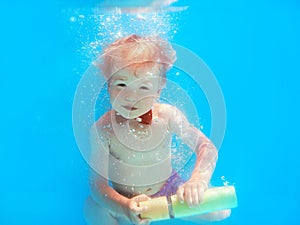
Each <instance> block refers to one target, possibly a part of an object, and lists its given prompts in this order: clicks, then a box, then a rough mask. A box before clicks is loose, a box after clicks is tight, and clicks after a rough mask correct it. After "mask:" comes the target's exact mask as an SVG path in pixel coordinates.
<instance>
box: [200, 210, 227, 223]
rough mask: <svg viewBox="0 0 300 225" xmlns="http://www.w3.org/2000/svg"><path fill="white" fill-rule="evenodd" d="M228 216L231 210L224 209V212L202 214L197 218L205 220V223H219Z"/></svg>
mask: <svg viewBox="0 0 300 225" xmlns="http://www.w3.org/2000/svg"><path fill="white" fill-rule="evenodd" d="M230 214H231V210H230V209H225V210H220V211H216V212H211V213H207V214H203V215H201V216H199V218H201V219H202V220H205V221H220V220H224V219H226V218H228V217H229V216H230Z"/></svg>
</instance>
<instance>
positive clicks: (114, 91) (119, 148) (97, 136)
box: [84, 35, 230, 225]
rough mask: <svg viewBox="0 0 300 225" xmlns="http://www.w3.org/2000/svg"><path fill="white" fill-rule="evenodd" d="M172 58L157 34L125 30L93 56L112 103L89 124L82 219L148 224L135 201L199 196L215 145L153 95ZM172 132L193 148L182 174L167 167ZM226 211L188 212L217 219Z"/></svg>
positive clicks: (191, 200) (193, 200)
mask: <svg viewBox="0 0 300 225" xmlns="http://www.w3.org/2000/svg"><path fill="white" fill-rule="evenodd" d="M175 60H176V56H175V51H174V50H173V49H172V47H171V45H170V44H169V43H168V42H166V41H164V40H163V39H161V38H159V37H152V36H151V37H140V36H137V35H130V36H127V37H125V38H122V39H120V40H118V41H116V42H114V43H112V44H111V45H109V46H108V47H107V48H106V49H105V50H104V52H103V54H102V55H101V57H100V59H99V60H98V62H96V63H95V65H96V66H98V67H99V68H100V69H101V71H102V74H103V75H104V76H105V78H106V79H107V83H108V92H109V95H110V102H111V105H112V110H110V111H108V112H106V113H105V114H104V115H103V116H102V117H101V118H100V119H99V120H98V121H96V123H95V124H94V125H93V127H92V129H91V155H90V166H91V167H92V172H91V179H90V181H91V182H90V185H91V196H90V197H89V198H88V199H87V201H86V204H85V209H84V211H85V218H86V221H87V224H91V225H92V224H93V225H94V224H102V225H115V224H149V223H150V221H149V220H148V219H142V218H140V216H139V215H140V213H142V212H144V211H146V210H147V207H140V206H139V202H141V201H145V200H148V199H150V198H153V197H157V196H165V195H173V194H177V196H178V198H179V200H180V201H181V202H186V203H187V204H188V205H189V206H190V207H193V206H197V205H198V204H199V203H200V202H201V201H202V197H203V193H204V191H205V190H206V189H207V188H208V184H209V183H210V179H211V176H212V173H213V171H214V168H215V165H216V160H217V155H218V153H217V150H216V148H215V146H214V145H213V144H212V143H211V141H210V140H209V139H208V138H207V137H206V136H205V135H204V134H203V133H202V132H201V131H200V130H198V129H197V128H195V127H194V126H192V125H191V124H190V123H189V122H188V121H187V119H186V118H185V116H184V115H183V113H182V112H180V111H179V110H178V109H177V108H176V107H174V106H171V105H168V104H160V103H158V102H157V100H158V99H159V96H160V93H161V91H162V89H163V87H164V86H165V83H166V72H167V71H168V70H169V69H170V67H171V66H172V65H173V63H174V61H175ZM174 94H176V93H174ZM173 134H176V135H177V136H178V137H180V138H181V139H182V140H183V141H184V142H185V143H186V144H187V145H188V146H189V147H190V148H191V149H192V150H194V151H195V153H196V155H197V160H196V164H195V168H194V170H193V172H192V174H191V177H190V178H189V179H188V180H187V181H184V180H182V179H181V178H180V176H179V175H178V174H177V173H176V172H175V171H174V170H173V169H172V165H171V139H172V135H173ZM229 214H230V211H228V210H227V211H219V212H215V213H210V214H206V215H202V216H199V217H198V218H188V219H190V220H196V221H198V220H199V219H202V220H203V219H204V220H220V219H223V218H226V217H228V216H229Z"/></svg>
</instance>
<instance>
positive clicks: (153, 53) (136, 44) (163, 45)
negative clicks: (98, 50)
mask: <svg viewBox="0 0 300 225" xmlns="http://www.w3.org/2000/svg"><path fill="white" fill-rule="evenodd" d="M175 60H176V53H175V51H174V50H173V48H172V47H171V45H170V44H169V42H167V41H165V40H164V39H162V38H160V37H158V36H148V37H141V36H138V35H135V34H132V35H129V36H127V37H124V38H121V39H119V40H117V41H115V42H113V43H112V44H110V45H109V46H108V47H107V48H105V49H104V51H103V54H101V56H100V57H99V58H98V59H97V61H96V62H95V63H94V64H95V65H96V66H97V67H98V68H99V69H100V70H101V71H102V74H103V75H104V76H105V77H106V79H109V78H110V77H111V75H113V74H114V73H116V72H118V71H119V70H121V69H124V68H125V67H130V68H131V69H133V70H136V69H137V67H142V66H151V65H154V64H155V65H159V68H160V72H161V75H164V76H165V74H166V72H167V71H168V70H169V69H170V68H171V67H172V65H173V63H174V62H175Z"/></svg>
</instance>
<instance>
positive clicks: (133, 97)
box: [125, 90, 138, 102]
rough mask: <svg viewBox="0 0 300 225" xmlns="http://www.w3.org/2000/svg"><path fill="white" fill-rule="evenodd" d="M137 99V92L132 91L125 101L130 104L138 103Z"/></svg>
mask: <svg viewBox="0 0 300 225" xmlns="http://www.w3.org/2000/svg"><path fill="white" fill-rule="evenodd" d="M137 97H138V96H137V92H136V91H135V90H132V91H128V92H127V94H126V97H125V100H126V101H129V102H136V100H137Z"/></svg>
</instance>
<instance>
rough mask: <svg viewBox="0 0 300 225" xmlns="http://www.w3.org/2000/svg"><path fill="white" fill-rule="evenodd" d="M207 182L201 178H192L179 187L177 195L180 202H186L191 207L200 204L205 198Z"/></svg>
mask: <svg viewBox="0 0 300 225" xmlns="http://www.w3.org/2000/svg"><path fill="white" fill-rule="evenodd" d="M206 189H207V184H206V182H204V181H202V180H199V179H190V180H188V181H187V182H186V183H184V184H183V185H181V186H179V188H178V189H177V193H176V194H177V197H178V200H179V201H180V202H184V201H185V202H186V203H187V205H188V206H189V207H191V208H192V207H194V206H198V205H199V204H200V203H201V202H202V200H203V194H204V191H205V190H206Z"/></svg>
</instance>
